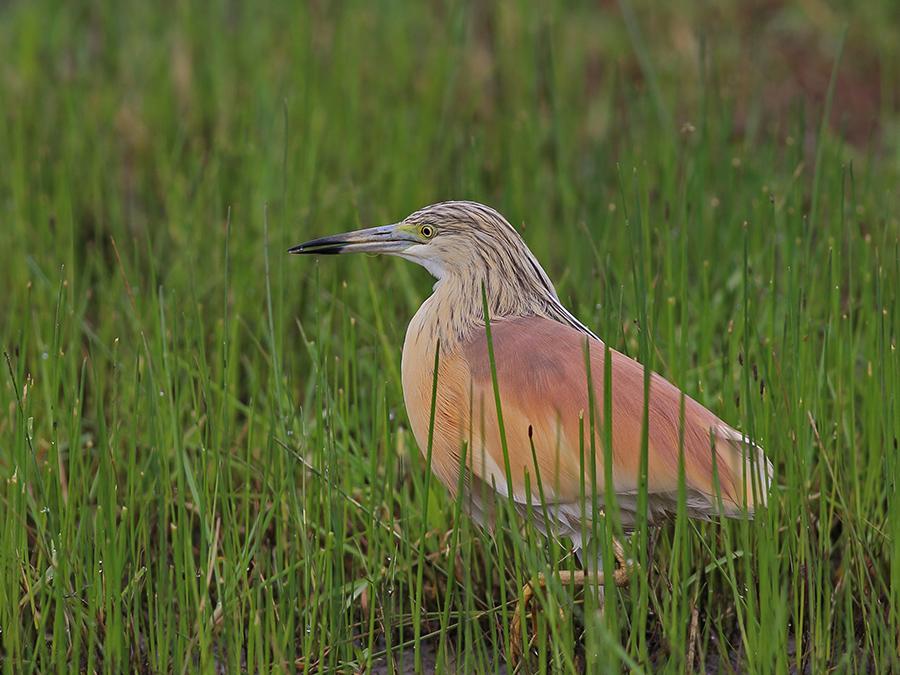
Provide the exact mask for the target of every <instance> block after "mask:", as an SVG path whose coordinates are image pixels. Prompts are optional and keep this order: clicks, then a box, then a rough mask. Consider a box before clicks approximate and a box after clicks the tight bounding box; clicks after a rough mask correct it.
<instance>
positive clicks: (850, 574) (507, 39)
mask: <svg viewBox="0 0 900 675" xmlns="http://www.w3.org/2000/svg"><path fill="white" fill-rule="evenodd" d="M898 34H900V5H898V4H896V3H894V2H889V1H887V0H884V1H883V2H867V3H838V2H824V1H822V0H803V1H797V2H787V1H785V2H780V1H778V0H772V1H767V2H746V3H719V2H672V3H656V2H649V1H640V0H638V1H634V2H627V1H625V0H623V1H622V2H619V3H613V2H593V3H580V2H566V1H563V0H553V1H551V0H546V1H542V2H524V1H518V2H517V1H498V2H486V3H481V2H422V3H412V2H409V3H406V2H360V1H356V0H350V1H348V2H324V1H323V2H308V3H291V2H267V3H259V4H252V3H236V2H163V3H142V2H130V1H129V2H118V3H107V2H91V1H88V0H84V1H82V0H77V1H71V2H50V1H46V0H33V1H29V2H5V3H3V4H2V5H0V119H2V123H0V242H2V247H0V308H2V312H0V344H2V348H3V351H4V359H5V362H4V364H3V370H4V373H5V374H4V378H3V379H4V384H3V386H2V387H0V391H2V393H0V396H2V401H0V478H2V479H3V480H2V481H0V493H2V497H0V520H2V523H3V525H2V527H3V528H4V529H3V534H2V535H0V549H2V566H3V577H4V579H3V581H2V582H0V629H2V635H0V639H2V642H0V644H2V646H0V660H2V667H3V670H4V672H49V671H51V670H54V669H57V670H60V671H68V670H70V669H73V670H74V669H78V670H81V671H84V672H101V671H102V672H122V671H126V670H136V671H142V672H192V671H194V670H201V671H204V672H219V671H222V670H224V671H228V672H234V671H237V670H246V671H248V672H264V671H265V672H270V671H271V672H275V671H294V670H301V671H304V672H310V671H324V672H355V671H358V670H362V671H366V670H368V669H372V668H377V667H385V668H388V667H390V668H395V669H397V670H404V669H407V670H408V669H410V668H412V669H418V670H422V669H424V670H428V669H430V668H437V669H439V670H440V669H448V670H451V671H452V670H455V669H459V670H460V671H462V672H472V671H478V672H482V671H484V672H500V671H501V670H503V669H505V668H506V666H505V665H503V663H504V661H505V659H506V656H507V655H508V653H509V642H508V638H509V636H508V630H507V629H505V628H504V626H507V625H508V623H507V619H508V613H509V612H510V611H511V605H510V603H511V602H512V600H514V598H515V594H516V593H517V592H518V589H519V588H521V584H522V582H523V581H525V580H527V579H528V578H530V576H532V574H533V573H534V571H535V570H536V569H543V567H541V566H542V565H545V564H547V561H548V560H554V561H555V562H553V565H554V568H555V565H557V564H560V563H559V560H565V546H563V547H562V548H554V547H555V546H556V544H554V543H553V542H543V543H538V544H536V545H534V546H532V547H531V550H537V551H538V554H537V555H536V556H532V557H529V556H530V555H532V554H530V553H528V550H529V549H527V547H522V546H518V547H517V545H516V543H515V541H511V542H509V541H508V542H506V543H505V544H504V543H503V541H502V539H501V541H500V543H499V544H497V545H496V546H495V545H493V544H491V543H490V541H487V540H485V538H484V537H483V535H481V534H479V533H478V532H477V531H476V530H475V528H474V527H472V526H471V524H470V523H468V521H467V520H466V519H465V518H464V517H461V516H460V515H459V511H458V509H455V508H454V507H453V505H452V504H451V505H449V506H448V499H447V497H446V495H445V494H444V493H442V492H440V491H439V490H440V489H439V488H438V487H437V486H436V485H430V484H429V483H428V482H427V480H426V476H427V467H426V466H424V461H423V460H422V459H421V458H420V457H419V455H418V452H417V450H416V448H415V443H414V441H413V439H412V437H411V436H410V435H409V433H408V432H407V431H406V428H407V423H406V420H405V411H404V409H403V399H402V393H401V391H400V383H399V370H398V369H399V349H400V346H401V345H402V339H403V335H404V333H405V329H406V323H407V321H408V320H409V318H410V317H411V316H412V314H413V313H414V311H415V309H416V308H417V307H418V305H419V304H420V303H421V301H422V300H423V299H424V298H425V297H427V294H428V292H429V289H430V285H431V283H432V281H431V280H430V277H429V276H428V275H427V273H426V272H425V271H424V270H421V269H419V268H414V267H413V266H410V265H407V264H405V263H401V262H395V261H386V260H367V259H328V260H322V261H321V263H320V264H318V263H316V262H315V261H314V260H311V259H290V258H289V257H288V256H287V255H285V251H286V249H287V248H288V247H289V246H291V245H293V244H297V243H300V242H302V241H305V240H307V239H311V238H313V237H318V236H323V235H326V234H332V233H337V232H342V231H346V230H350V229H354V228H357V227H368V226H373V225H378V224H386V223H390V222H396V221H398V220H400V219H402V218H403V217H405V216H406V215H408V214H409V213H410V212H412V211H414V210H416V209H418V208H420V207H422V206H424V205H426V204H430V203H433V202H436V201H443V200H447V199H471V200H476V201H481V202H484V203H486V204H488V205H490V206H493V207H495V208H497V209H498V210H499V211H500V212H502V213H503V214H504V215H505V216H506V217H507V218H508V219H509V220H510V221H511V222H512V223H513V224H514V225H516V226H517V227H519V228H520V229H521V231H522V233H523V236H524V237H525V239H526V241H527V242H528V244H529V246H530V247H531V248H532V250H533V251H534V252H535V254H536V255H537V257H538V258H539V259H540V260H541V262H542V264H544V266H545V268H546V269H547V271H548V274H549V275H550V277H551V279H553V280H554V282H555V283H556V284H557V289H558V291H559V294H560V297H561V299H562V300H563V302H564V303H565V304H567V306H569V307H570V308H571V309H572V310H573V312H574V313H575V314H576V315H578V316H579V317H580V318H581V319H582V320H584V321H585V323H586V324H587V325H589V326H591V327H592V328H595V329H596V331H597V332H598V334H599V335H600V336H601V337H604V338H605V339H606V340H607V341H608V342H609V344H610V345H611V346H613V347H615V348H617V349H620V350H623V351H625V352H627V353H629V354H631V355H637V354H638V352H639V339H638V336H639V334H640V331H641V330H643V329H644V326H639V325H637V324H636V323H635V320H636V318H637V317H638V316H641V312H642V311H646V312H647V317H648V318H647V323H648V324H649V325H648V326H646V329H647V333H648V335H649V339H650V341H651V345H652V350H651V353H650V358H649V364H648V365H650V366H651V367H653V368H655V369H657V370H659V371H660V372H662V373H663V374H664V375H666V376H667V377H669V378H670V379H672V380H673V381H675V382H676V383H677V384H678V385H679V386H681V387H682V388H684V389H685V390H686V391H687V392H688V393H689V394H690V395H692V396H694V397H696V398H697V399H698V400H700V401H701V402H703V403H704V404H706V405H708V406H710V407H711V408H712V409H713V410H714V411H716V412H717V413H718V414H720V415H722V416H723V418H724V419H726V421H728V422H729V423H732V424H734V425H736V426H740V427H741V428H743V429H745V430H748V431H749V432H751V433H753V434H754V436H755V437H757V438H761V439H762V440H763V443H764V444H765V445H766V447H767V448H769V449H770V450H769V454H770V456H771V457H772V458H773V460H774V461H775V463H776V466H777V467H778V475H779V485H780V486H781V487H780V488H779V490H777V491H776V492H777V494H776V495H775V496H774V497H773V500H774V502H773V506H772V508H771V515H770V516H769V517H766V518H762V519H760V521H758V522H759V523H760V524H759V529H758V530H755V529H753V527H752V526H750V527H749V528H748V525H747V524H746V523H743V524H742V525H740V526H739V525H733V524H732V525H727V526H721V525H716V524H712V525H706V524H704V525H689V524H687V523H685V522H683V520H679V523H678V524H677V525H676V529H675V530H674V532H677V533H678V534H673V530H668V531H666V530H663V531H662V532H661V533H656V534H655V535H654V541H655V542H656V544H655V552H654V556H653V561H652V563H651V561H649V560H648V559H646V557H645V558H641V560H642V561H643V562H644V563H645V564H644V569H646V570H647V575H648V578H649V581H648V582H647V584H644V585H643V587H642V590H641V591H640V592H639V593H637V594H636V596H635V597H636V598H637V599H634V598H633V597H632V596H630V595H628V593H627V592H626V593H624V594H621V595H620V596H619V597H618V599H617V603H618V606H619V610H618V611H619V613H620V616H619V619H615V618H612V619H608V620H607V621H606V622H603V621H596V622H593V623H596V624H598V625H600V624H602V629H600V628H592V627H591V625H592V621H590V620H587V619H584V618H583V617H582V623H579V622H575V623H574V624H573V623H572V622H568V623H565V625H563V624H560V625H556V624H555V623H554V622H555V621H556V619H552V618H551V619H548V621H549V624H550V628H549V629H547V630H548V631H549V633H547V634H546V635H544V636H543V637H544V638H545V639H544V640H543V642H541V641H540V640H539V641H538V642H539V643H540V644H539V646H538V647H536V650H537V652H538V656H537V658H536V661H535V662H534V663H528V664H526V665H523V666H520V667H522V668H536V669H538V670H540V669H548V668H549V669H551V670H553V671H554V672H578V671H581V670H584V669H585V668H590V667H591V666H590V664H591V663H606V664H607V666H608V667H610V668H619V669H621V668H626V669H630V670H631V671H632V672H639V671H641V670H647V671H657V670H659V671H667V670H672V671H673V672H681V671H683V670H684V669H688V668H690V669H704V670H707V671H710V672H715V671H716V670H719V671H727V670H728V669H729V668H731V667H733V668H734V669H735V670H736V671H737V670H739V669H740V670H741V671H742V672H746V671H744V670H743V669H744V668H746V670H747V671H749V672H799V671H804V670H805V671H806V672H823V671H824V670H825V669H836V670H842V671H843V670H847V671H852V672H859V671H867V670H880V669H882V668H885V669H890V668H894V669H895V670H896V669H898V668H900V662H898V654H897V649H898V646H900V645H898V638H897V626H898V613H900V591H897V590H895V589H896V588H898V587H900V560H897V559H896V558H897V556H892V555H891V550H892V549H891V545H890V542H891V541H892V539H894V538H895V537H896V536H897V535H900V529H898V528H900V524H898V518H900V506H898V497H897V494H896V486H895V484H894V479H895V478H896V476H897V474H898V472H900V459H898V457H897V454H898V451H897V441H896V438H897V435H898V427H900V407H898V406H900V404H898V402H897V393H898V387H900V378H898V372H900V371H898V356H897V353H896V348H897V336H898V332H900V327H898V320H897V318H896V313H897V309H898V308H897V300H896V296H897V290H898V288H900V281H898V257H900V255H898V243H897V242H898V220H897V210H898V209H897V207H898V204H897V189H898V177H900V124H898V123H900V86H898V85H900V41H898V39H897V35H898ZM745 223H746V225H745ZM745 363H746V367H745ZM751 363H752V366H753V372H752V377H751V372H750V364H751ZM759 373H762V375H761V378H762V383H760V375H759ZM282 444H284V445H282ZM892 514H893V517H892ZM717 528H720V529H717ZM426 535H427V536H426ZM448 547H450V548H448ZM455 547H459V548H455ZM748 547H749V550H747V548H748ZM460 551H461V552H460ZM504 551H505V552H504ZM642 555H644V556H646V551H645V552H644V553H643V554H642ZM454 560H458V561H460V562H461V563H463V567H462V569H464V570H465V573H464V574H460V572H459V570H460V567H459V566H458V564H457V563H455V562H453V561H454ZM725 560H728V561H731V562H729V563H728V564H725V563H723V562H722V561H725ZM565 564H569V563H568V562H565V563H563V565H565ZM454 565H456V567H454ZM651 565H652V566H651ZM454 569H455V570H456V572H454V571H453V570H454ZM648 584H649V585H648ZM745 588H750V589H751V590H750V591H747V592H745V590H742V589H745ZM752 589H756V590H752ZM395 591H396V592H395ZM747 593H749V596H747ZM565 594H566V592H562V595H563V596H565ZM748 597H749V599H748ZM560 602H566V601H564V600H560ZM612 604H613V605H616V603H612ZM695 609H696V611H697V612H698V615H699V617H700V619H699V622H698V626H699V629H697V630H699V633H697V632H696V631H695V632H691V631H692V630H695V629H691V628H690V626H691V619H692V616H693V614H692V612H693V611H694V610H695ZM575 611H578V610H577V608H576V610H575ZM616 611H617V610H616V609H615V607H613V609H612V610H611V612H612V614H613V615H615V613H616ZM550 614H551V615H553V613H552V612H550ZM607 614H610V612H609V611H608V612H607ZM582 624H584V625H582ZM573 626H574V627H573ZM595 630H600V631H601V632H600V633H597V635H596V636H594V637H591V636H592V635H594V634H593V633H592V632H591V631H595ZM504 631H506V632H504ZM423 636H425V637H423ZM601 638H602V639H601ZM567 650H568V651H567ZM426 653H427V658H431V659H432V662H428V663H430V664H431V665H427V664H426V665H423V664H424V663H425V661H423V659H426V655H425V654H426ZM567 653H571V654H573V655H574V656H571V655H570V656H568V657H567V656H565V655H566V654H567ZM410 654H412V655H411V656H410ZM592 659H596V660H592ZM379 664H381V665H379ZM585 664H588V665H585ZM622 664H626V665H622ZM741 664H743V665H741ZM598 667H599V666H598ZM504 672H505V671H504Z"/></svg>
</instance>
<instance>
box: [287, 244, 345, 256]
mask: <svg viewBox="0 0 900 675" xmlns="http://www.w3.org/2000/svg"><path fill="white" fill-rule="evenodd" d="M344 247H345V244H326V245H324V246H323V245H316V242H314V241H308V242H306V243H305V244H297V245H296V246H292V247H291V248H289V249H288V253H293V254H295V255H298V254H299V255H303V254H310V255H311V254H317V255H334V254H336V253H340V252H341V251H342V250H343V249H344Z"/></svg>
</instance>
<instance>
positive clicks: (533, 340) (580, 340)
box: [290, 201, 772, 616]
mask: <svg viewBox="0 0 900 675" xmlns="http://www.w3.org/2000/svg"><path fill="white" fill-rule="evenodd" d="M290 252H291V253H304V254H335V253H355V252H360V253H387V254H390V255H395V256H399V257H401V258H406V259H407V260H411V261H412V262H415V263H418V264H420V265H422V266H423V267H425V269H427V270H428V271H429V272H430V273H431V274H432V275H434V276H435V277H436V278H437V283H436V284H435V285H434V293H433V294H432V295H431V297H429V298H428V299H427V300H426V301H425V302H424V303H422V306H421V307H420V308H419V311H418V312H416V314H415V316H414V317H413V319H412V321H411V322H410V324H409V328H408V329H407V331H406V340H405V342H404V344H403V358H402V367H401V368H402V378H403V397H404V399H405V400H406V409H407V413H408V415H409V421H410V425H411V426H412V431H413V434H414V436H415V438H416V442H417V443H418V445H419V448H420V449H421V450H422V452H423V454H424V453H425V451H426V448H427V447H428V445H429V429H430V427H431V420H432V392H433V391H436V397H435V399H436V400H435V401H434V408H433V410H434V413H433V415H434V421H433V431H432V432H431V448H432V450H431V468H432V470H433V471H434V473H435V474H436V475H437V477H438V478H439V479H440V480H441V482H442V483H443V484H444V485H445V486H446V487H447V489H448V490H449V491H450V492H451V493H452V494H454V495H456V493H457V491H458V488H459V486H460V485H462V486H463V490H464V492H465V494H464V495H462V497H463V498H464V500H465V501H464V505H465V507H466V509H467V511H468V512H469V513H470V515H471V516H472V517H473V518H474V519H475V520H476V521H477V522H478V523H479V524H480V525H482V526H486V527H490V526H491V525H492V523H491V520H492V517H493V506H492V503H488V502H490V500H489V499H485V497H484V495H486V494H489V495H491V496H492V497H493V496H494V494H495V491H496V493H499V495H501V496H502V497H504V498H507V499H508V498H511V499H512V501H513V502H514V504H515V506H516V510H518V511H519V512H520V513H521V514H523V515H524V514H526V513H528V512H531V517H532V518H533V520H534V524H535V526H536V527H537V528H538V529H540V530H542V531H543V532H544V533H545V534H553V535H556V536H561V537H568V538H570V539H571V541H572V543H573V547H574V548H575V550H576V551H577V552H580V551H581V550H582V548H583V547H584V546H585V545H586V544H587V543H588V542H586V541H583V540H582V539H583V536H582V532H583V531H585V530H583V528H582V520H583V519H584V518H585V517H588V518H590V517H591V514H595V513H597V512H598V511H602V509H603V508H604V505H605V504H606V503H607V501H608V500H607V497H606V495H605V492H604V491H605V479H604V476H605V467H604V463H605V461H606V458H607V457H609V458H610V459H611V461H612V465H613V466H612V480H613V485H614V486H615V488H614V489H615V500H616V502H617V505H618V514H619V517H620V518H621V521H622V525H623V528H624V529H625V530H626V531H627V530H629V529H633V527H634V524H635V520H636V511H637V508H638V493H639V490H640V486H639V482H640V463H641V455H642V447H643V442H642V431H643V419H644V409H645V404H644V367H643V366H642V365H641V364H639V363H638V362H637V361H634V360H633V359H631V358H629V357H627V356H625V355H623V354H620V353H619V352H617V351H615V350H609V354H610V358H611V364H610V365H611V376H612V388H611V397H612V402H611V406H610V408H611V410H612V419H611V420H610V421H609V423H610V424H611V438H612V447H611V448H609V449H607V450H604V449H603V437H604V431H603V429H604V426H603V424H602V423H600V424H596V425H595V434H596V438H595V439H594V442H593V443H592V442H591V441H590V439H589V438H588V435H589V433H590V432H589V430H588V428H587V420H588V419H589V400H591V399H592V400H593V403H594V406H595V410H596V411H597V413H598V419H601V418H602V411H603V410H604V409H605V406H604V385H603V381H604V367H605V363H604V361H605V356H604V351H605V350H604V345H603V344H602V342H601V341H600V338H598V337H597V336H596V335H594V333H592V332H591V330H590V329H589V328H587V327H586V326H585V325H584V324H583V323H581V321H579V320H578V319H577V318H575V317H574V316H573V315H572V314H571V313H570V312H569V311H568V310H567V309H566V308H565V307H563V305H562V303H560V301H559V297H558V296H557V294H556V290H555V289H554V287H553V284H552V283H551V282H550V279H549V277H548V276H547V274H546V272H544V270H543V269H542V268H541V266H540V264H539V263H538V261H537V259H536V258H535V257H534V255H533V254H532V253H531V251H530V250H529V249H528V247H527V246H526V245H525V242H524V241H523V240H522V238H521V237H520V236H519V234H518V233H517V232H516V231H515V229H514V228H513V227H512V226H511V225H510V224H509V223H508V222H507V221H506V219H504V218H503V216H501V215H500V214H499V213H497V211H495V210H494V209H491V208H489V207H487V206H483V205H481V204H476V203H473V202H461V201H460V202H445V203H441V204H434V205H432V206H427V207H425V208H423V209H421V210H419V211H416V212H415V213H413V214H412V215H411V216H409V217H408V218H406V219H405V220H404V221H402V222H400V223H397V224H395V225H386V226H383V227H373V228H369V229H365V230H359V231H356V232H349V233H347V234H339V235H335V236H331V237H324V238H322V239H314V240H313V241H309V242H306V243H305V244H300V245H299V246H295V247H293V248H291V249H290ZM485 300H486V303H485ZM485 304H486V305H487V309H488V316H487V321H486V318H485V312H484V307H485ZM488 326H489V327H490V336H491V337H490V343H489V342H488V335H487V328H488ZM438 345H439V347H438ZM436 349H439V352H438V359H437V363H438V368H437V370H438V372H437V375H435V372H434V370H435V367H434V366H435V350H436ZM491 351H493V357H494V367H493V369H492V366H491V362H490V353H491ZM586 353H587V354H589V362H590V369H591V379H590V382H591V383H592V387H593V392H592V396H591V395H589V392H588V381H589V380H588V377H587V374H588V373H587V370H588V369H587V361H588V359H587V358H586ZM494 375H496V387H497V392H498V393H499V399H500V406H499V407H500V411H501V415H502V420H503V431H505V444H504V442H503V440H502V434H503V432H502V431H501V427H500V423H499V416H498V412H497V405H496V402H495V389H494V381H493V379H494ZM435 377H436V378H437V379H436V384H435ZM649 392H650V395H649V402H648V403H647V406H646V407H647V410H648V419H649V423H648V426H647V446H646V452H647V474H646V493H647V514H646V515H647V522H649V523H651V524H654V523H660V522H662V521H664V520H666V519H668V518H670V517H672V516H673V515H674V514H675V513H676V512H677V509H678V499H679V498H678V495H679V481H680V479H679V467H680V465H681V463H682V461H683V467H684V468H683V480H684V487H685V490H686V501H685V507H686V510H687V513H688V515H690V516H692V517H695V518H702V519H709V518H710V517H711V516H713V515H716V514H719V513H722V514H723V515H725V516H727V517H739V516H741V515H743V514H748V515H749V516H750V517H752V515H753V510H754V508H755V507H756V506H757V505H764V504H765V502H766V494H767V491H768V488H769V484H770V482H771V478H772V465H771V463H770V462H769V461H768V460H767V459H766V457H765V455H764V454H763V451H762V449H761V448H760V447H759V446H757V445H755V444H754V443H753V442H751V441H750V440H749V439H748V438H747V437H745V436H744V435H743V434H741V433H740V432H738V431H736V430H734V429H733V428H731V427H730V426H728V425H727V424H725V422H723V421H722V420H720V419H719V418H718V417H717V416H716V415H714V414H713V413H712V412H710V411H709V410H707V409H706V408H704V407H703V406H702V405H700V404H699V403H697V402H696V401H694V400H693V399H691V398H690V397H688V396H684V395H683V394H682V392H681V391H680V390H679V389H677V388H676V387H675V386H674V385H672V384H671V383H669V382H668V381H667V380H665V379H663V378H662V377H660V376H659V375H657V374H656V373H653V372H651V373H650V389H649ZM682 400H683V401H684V413H683V420H682V417H681V404H682ZM682 425H683V426H682ZM504 445H505V447H506V456H504V450H503V448H504ZM464 447H465V448H466V451H465V462H464V463H465V466H463V460H462V459H461V458H462V457H463V449H464ZM591 447H593V448H595V449H596V450H595V455H596V457H595V458H594V459H595V462H592V461H591V460H590V459H587V460H586V459H585V458H584V456H583V454H584V452H585V450H584V448H587V449H588V452H589V451H590V448H591ZM682 458H683V459H682ZM535 463H536V465H535ZM592 466H594V467H596V469H595V473H594V475H586V472H585V470H584V468H583V467H592ZM461 471H462V472H464V475H463V476H462V478H463V480H462V481H461V480H460V472H461ZM537 477H540V480H541V485H540V486H538V485H537V484H536V480H537ZM539 487H540V489H539ZM540 495H542V496H543V500H544V501H543V503H541V501H540ZM583 495H587V499H592V495H595V496H596V499H597V500H598V501H599V503H591V504H585V503H584V497H583ZM529 499H530V500H531V502H532V503H531V506H532V508H531V509H529V504H528V503H527V501H528V500H529ZM548 521H549V522H548ZM586 531H587V532H591V528H590V527H587V528H586ZM617 557H618V554H617ZM620 562H622V561H621V559H620ZM616 573H617V576H616V583H617V585H624V583H626V580H627V579H626V577H625V576H624V573H625V569H624V568H620V569H618V570H616ZM568 581H569V582H570V583H574V582H577V581H578V580H576V579H568ZM580 582H581V583H583V582H584V578H583V576H582V577H581V579H580ZM517 616H518V612H517Z"/></svg>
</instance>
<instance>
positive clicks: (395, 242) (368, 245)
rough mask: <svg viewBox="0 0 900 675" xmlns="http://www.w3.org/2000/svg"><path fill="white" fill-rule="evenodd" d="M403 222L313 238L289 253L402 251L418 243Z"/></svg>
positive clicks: (325, 253) (290, 249) (289, 250)
mask: <svg viewBox="0 0 900 675" xmlns="http://www.w3.org/2000/svg"><path fill="white" fill-rule="evenodd" d="M401 225H402V223H397V224H396V225H382V226H381V227H370V228H368V229H365V230H356V231H355V232H347V233H345V234H335V235H332V236H331V237H322V238H321V239H313V240H312V241H308V242H306V243H305V244H299V245H297V246H294V247H292V248H289V249H288V253H298V254H314V253H316V254H322V255H332V254H335V253H393V254H394V255H397V254H399V253H402V252H403V251H405V250H406V249H407V248H409V247H410V246H412V245H413V244H416V243H418V242H417V241H416V240H415V238H414V237H413V236H412V234H411V233H410V232H409V231H407V230H405V229H402V228H401V227H400V226H401Z"/></svg>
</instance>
